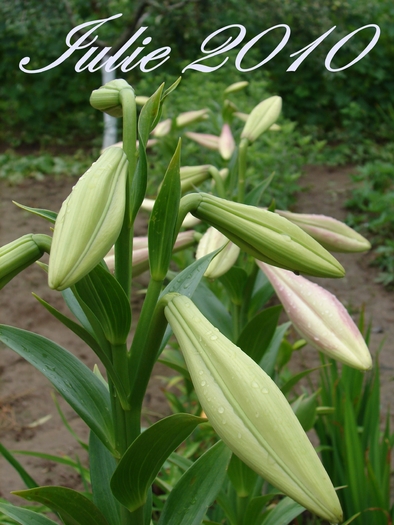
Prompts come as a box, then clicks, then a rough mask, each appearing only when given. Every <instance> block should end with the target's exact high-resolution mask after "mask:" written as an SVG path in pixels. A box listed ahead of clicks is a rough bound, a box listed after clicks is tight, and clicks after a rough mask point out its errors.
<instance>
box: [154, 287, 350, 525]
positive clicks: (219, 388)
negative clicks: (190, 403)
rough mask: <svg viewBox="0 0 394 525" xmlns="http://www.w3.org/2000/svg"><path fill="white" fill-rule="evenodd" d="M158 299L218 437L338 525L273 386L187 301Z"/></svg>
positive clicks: (309, 449)
mask: <svg viewBox="0 0 394 525" xmlns="http://www.w3.org/2000/svg"><path fill="white" fill-rule="evenodd" d="M165 300H166V301H167V305H166V306H165V308H164V313H165V316H166V318H167V320H168V322H169V323H170V325H171V328H172V330H173V331H174V334H175V336H176V338H177V340H178V342H179V345H180V347H181V350H182V353H183V355H184V357H185V361H186V364H187V367H188V370H189V372H190V376H191V378H192V381H193V384H194V388H195V390H196V393H197V396H198V399H199V401H200V403H201V406H202V408H203V410H204V412H205V414H206V415H207V417H208V419H209V421H210V423H211V425H212V427H213V428H214V429H215V431H216V432H217V433H218V434H219V436H220V437H221V439H222V440H223V441H224V442H225V443H226V445H227V446H228V447H229V448H230V449H231V450H232V451H233V452H234V453H235V454H236V455H237V456H238V457H239V458H240V459H241V460H242V461H243V462H244V463H246V465H248V466H249V467H250V468H251V469H253V470H254V471H255V472H257V473H258V474H259V475H261V476H262V477H263V478H264V479H266V480H267V481H268V482H269V483H271V484H272V485H274V486H275V487H277V488H278V489H279V490H281V491H283V492H284V493H285V494H287V495H288V496H290V497H291V498H293V499H294V500H295V501H297V502H298V503H300V504H301V505H303V506H304V507H306V508H307V509H309V510H310V511H312V512H314V513H315V514H317V515H318V516H321V517H322V518H324V519H327V520H328V521H329V522H331V523H338V522H340V521H342V510H341V507H340V503H339V500H338V497H337V495H336V492H335V490H334V487H333V486H332V484H331V481H330V479H329V477H328V474H327V472H326V471H325V469H324V467H323V465H322V463H321V461H320V459H319V457H318V455H317V453H316V451H315V449H314V448H313V446H312V444H311V443H310V441H309V439H308V437H307V436H306V434H305V432H304V430H303V429H302V426H301V425H300V423H299V421H298V419H297V417H296V416H295V414H294V412H293V410H292V409H291V407H290V405H289V404H288V402H287V400H286V398H285V396H284V395H283V394H282V392H281V391H280V390H279V388H278V387H277V386H276V384H275V383H274V381H273V380H272V379H271V378H270V377H269V376H268V375H267V374H266V373H265V372H264V371H263V370H262V369H261V368H260V366H259V365H258V364H257V363H255V362H254V361H253V360H252V359H251V358H250V357H249V356H247V355H246V354H245V353H244V352H243V351H242V350H241V349H240V348H238V347H237V346H235V345H234V344H233V343H232V342H231V341H229V340H228V339H227V338H226V337H225V336H224V335H223V334H221V333H220V332H219V331H218V330H217V329H216V328H215V327H214V326H213V325H212V324H211V323H210V322H209V321H208V320H207V319H206V318H205V317H204V316H203V315H202V314H201V313H200V311H199V310H198V309H197V308H196V306H195V305H194V304H193V303H192V301H191V300H190V299H188V298H187V297H186V296H181V295H176V294H169V295H168V296H165Z"/></svg>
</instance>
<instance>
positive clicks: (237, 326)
mask: <svg viewBox="0 0 394 525" xmlns="http://www.w3.org/2000/svg"><path fill="white" fill-rule="evenodd" d="M232 314H233V338H234V343H237V340H238V337H239V334H240V333H241V330H242V327H241V306H240V305H239V304H235V303H232Z"/></svg>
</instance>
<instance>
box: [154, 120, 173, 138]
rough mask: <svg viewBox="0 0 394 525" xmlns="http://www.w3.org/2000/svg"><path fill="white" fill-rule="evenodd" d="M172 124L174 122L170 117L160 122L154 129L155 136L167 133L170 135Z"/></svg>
mask: <svg viewBox="0 0 394 525" xmlns="http://www.w3.org/2000/svg"><path fill="white" fill-rule="evenodd" d="M171 125H172V122H171V119H170V118H167V119H166V120H163V121H162V122H159V123H158V124H157V126H156V127H155V129H154V130H153V131H152V135H153V136H154V137H164V136H165V135H168V134H169V132H170V131H171Z"/></svg>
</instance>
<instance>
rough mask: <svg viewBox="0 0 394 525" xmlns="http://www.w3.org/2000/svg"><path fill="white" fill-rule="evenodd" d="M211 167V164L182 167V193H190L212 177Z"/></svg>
mask: <svg viewBox="0 0 394 525" xmlns="http://www.w3.org/2000/svg"><path fill="white" fill-rule="evenodd" d="M210 167H211V166H210V164H203V165H201V166H181V169H180V175H181V191H182V193H185V192H187V191H190V190H192V189H193V188H195V187H196V186H198V185H199V184H201V183H202V182H204V180H206V179H207V178H208V177H209V176H210V175H209V168H210Z"/></svg>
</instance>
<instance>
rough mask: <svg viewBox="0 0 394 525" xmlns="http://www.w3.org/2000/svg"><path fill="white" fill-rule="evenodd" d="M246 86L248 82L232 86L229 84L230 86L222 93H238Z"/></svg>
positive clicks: (236, 83) (244, 81)
mask: <svg viewBox="0 0 394 525" xmlns="http://www.w3.org/2000/svg"><path fill="white" fill-rule="evenodd" d="M248 85H249V82H247V81H246V80H243V81H241V82H235V83H234V84H230V86H228V87H226V89H225V90H224V92H225V94H226V95H228V94H229V93H237V92H238V91H241V90H242V89H245V88H246V86H248Z"/></svg>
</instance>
